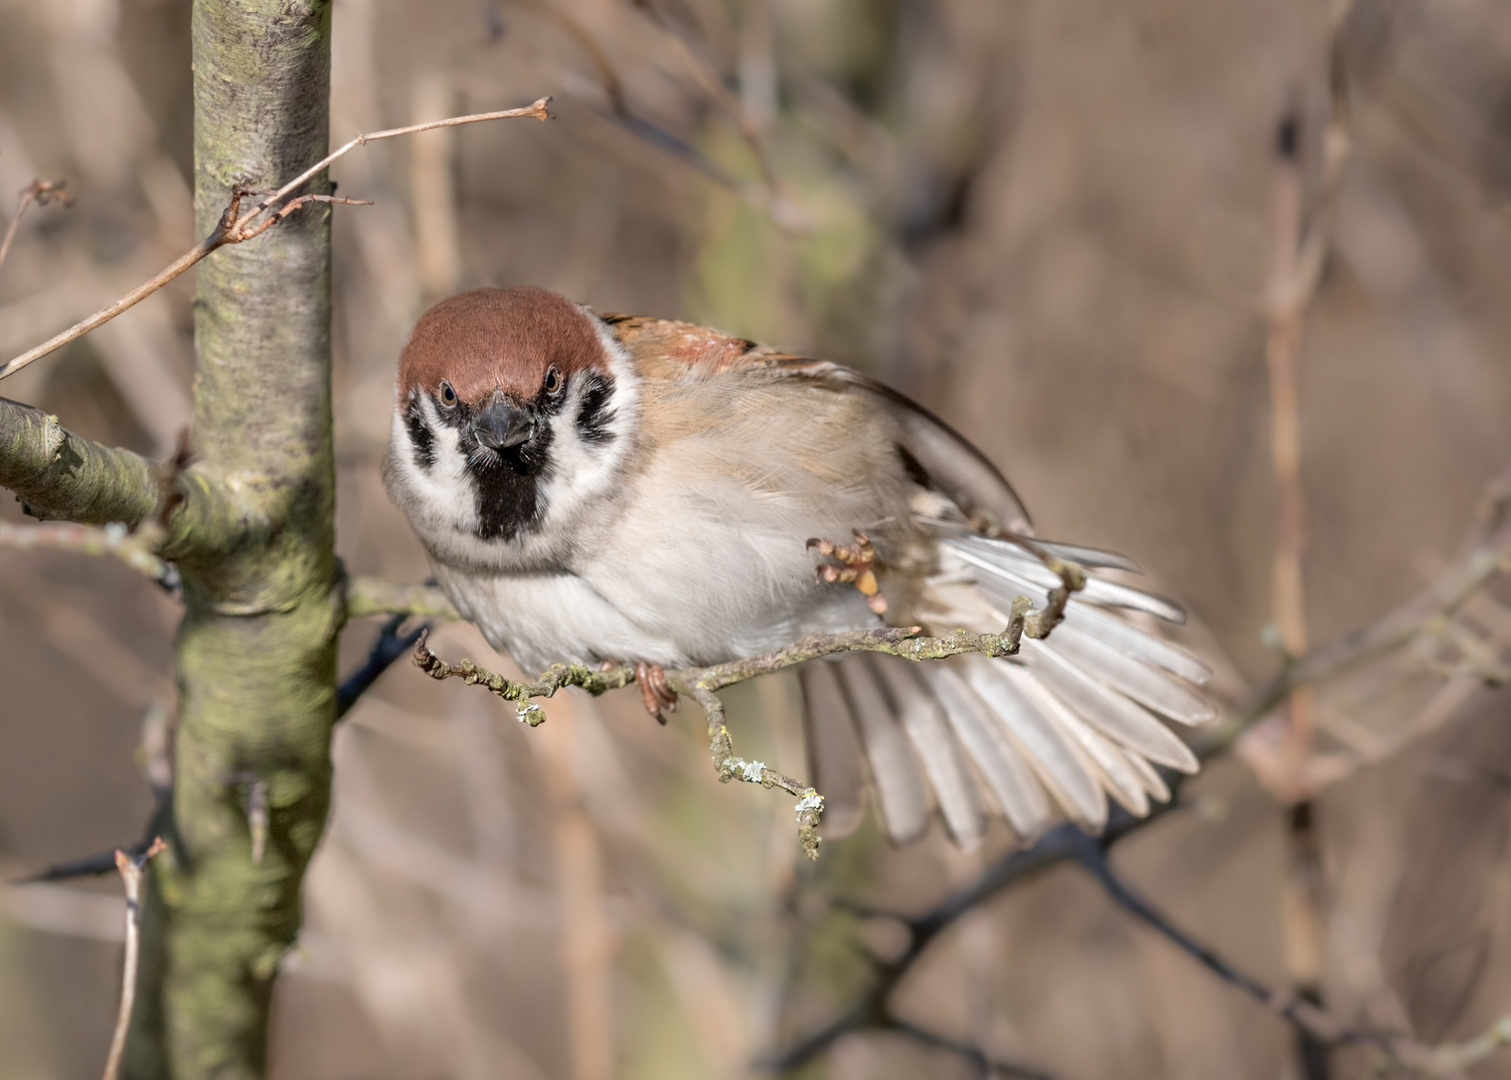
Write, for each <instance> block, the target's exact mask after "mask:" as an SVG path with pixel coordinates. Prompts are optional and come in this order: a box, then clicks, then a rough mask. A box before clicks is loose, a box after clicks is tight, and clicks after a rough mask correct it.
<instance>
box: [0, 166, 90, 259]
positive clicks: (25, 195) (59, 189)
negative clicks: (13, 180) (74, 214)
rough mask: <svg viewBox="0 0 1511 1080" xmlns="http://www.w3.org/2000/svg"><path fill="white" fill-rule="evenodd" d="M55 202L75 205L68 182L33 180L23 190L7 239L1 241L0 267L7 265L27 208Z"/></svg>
mask: <svg viewBox="0 0 1511 1080" xmlns="http://www.w3.org/2000/svg"><path fill="white" fill-rule="evenodd" d="M53 202H56V203H62V204H63V205H64V206H72V205H73V192H71V191H69V190H68V181H67V180H33V181H32V182H31V183H30V184H27V185H26V186H25V187H24V188H22V189H21V194H20V196H19V197H18V198H17V199H16V216H15V217H13V218H11V219H10V227H9V228H8V229H6V230H5V239H4V240H0V266H4V265H5V260H6V257H7V256H9V255H10V247H11V244H13V243H15V241H16V232H17V230H19V229H20V228H21V219H22V218H23V217H24V216H25V215H26V210H27V208H28V207H29V206H31V205H32V204H33V203H35V204H36V205H37V206H46V205H47V204H48V203H53Z"/></svg>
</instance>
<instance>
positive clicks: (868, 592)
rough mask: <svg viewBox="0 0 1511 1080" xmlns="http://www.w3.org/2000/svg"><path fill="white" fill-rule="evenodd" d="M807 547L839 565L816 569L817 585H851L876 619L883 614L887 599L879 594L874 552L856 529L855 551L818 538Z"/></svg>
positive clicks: (828, 565)
mask: <svg viewBox="0 0 1511 1080" xmlns="http://www.w3.org/2000/svg"><path fill="white" fill-rule="evenodd" d="M808 546H809V547H810V548H816V549H817V550H818V553H819V554H820V555H827V556H829V557H830V558H832V559H836V560H838V561H839V563H840V564H841V565H839V566H833V565H830V564H828V563H824V564H822V565H820V566H819V567H818V568H817V570H818V579H819V580H820V581H827V582H829V583H830V584H834V583H836V582H843V583H846V584H850V585H854V586H855V587H856V588H857V589H859V590H860V591H861V594H862V595H864V596H865V598H866V604H867V605H868V606H869V607H870V608H871V610H872V611H874V612H876V614H878V615H883V614H885V613H886V610H887V598H886V597H885V596H883V595H882V594H881V584H880V583H879V582H878V581H877V580H876V548H875V547H873V546H872V545H871V538H870V537H869V536H867V535H866V534H865V533H863V532H861V531H860V530H859V529H856V530H855V546H854V547H849V546H846V545H844V544H836V543H835V542H834V541H833V540H821V539H819V538H818V537H814V538H813V539H811V540H809V541H808Z"/></svg>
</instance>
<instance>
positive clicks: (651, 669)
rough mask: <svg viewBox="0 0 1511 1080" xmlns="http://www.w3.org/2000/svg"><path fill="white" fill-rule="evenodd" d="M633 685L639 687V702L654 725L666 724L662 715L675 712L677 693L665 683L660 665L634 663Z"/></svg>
mask: <svg viewBox="0 0 1511 1080" xmlns="http://www.w3.org/2000/svg"><path fill="white" fill-rule="evenodd" d="M635 683H636V684H637V685H638V686H639V687H640V700H641V702H642V703H643V704H644V705H645V711H646V712H648V713H650V714H651V715H652V716H654V717H655V718H656V723H658V724H664V723H666V717H665V715H663V714H664V713H669V712H676V711H677V692H676V691H675V690H673V689H672V688H671V687H670V686H669V685H667V682H666V669H665V668H664V667H662V666H661V665H660V664H647V663H646V662H645V661H644V660H637V661H635Z"/></svg>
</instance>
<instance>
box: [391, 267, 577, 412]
mask: <svg viewBox="0 0 1511 1080" xmlns="http://www.w3.org/2000/svg"><path fill="white" fill-rule="evenodd" d="M552 365H555V367H556V368H557V369H558V370H559V371H561V373H562V374H563V375H570V374H571V373H572V372H574V371H578V370H581V369H583V368H589V367H600V368H601V367H604V366H606V365H605V357H604V353H603V345H602V343H601V342H600V341H599V340H598V334H597V332H596V330H595V328H594V324H593V319H592V317H591V316H589V315H588V314H586V313H585V312H584V311H583V310H582V309H581V308H579V307H578V306H577V305H576V304H574V303H572V301H570V300H568V299H567V298H566V297H564V296H558V295H557V294H556V293H553V292H549V291H547V290H546V289H540V288H536V287H535V286H533V285H523V286H520V287H518V288H513V289H473V290H471V291H470V292H464V293H458V294H457V295H456V296H453V297H451V298H450V299H448V300H442V301H441V302H440V303H438V304H436V305H435V306H434V307H432V308H431V309H430V310H429V311H427V312H425V314H424V315H421V316H420V321H419V322H417V323H415V327H414V331H413V332H412V333H411V334H410V335H409V343H408V344H407V345H405V346H404V351H403V352H402V353H401V354H400V355H399V386H400V390H401V394H402V396H404V397H408V396H409V393H410V391H411V390H413V389H415V388H417V387H418V388H419V389H420V390H422V391H424V392H427V393H431V394H433V393H435V392H436V388H437V387H438V386H439V385H440V383H441V380H442V379H445V380H446V381H447V382H449V383H451V386H452V389H454V390H455V391H456V392H457V394H458V396H460V397H461V399H462V400H463V401H466V402H478V401H481V400H483V399H484V398H486V397H487V396H488V395H489V394H491V393H493V391H494V389H495V388H498V387H502V388H503V389H504V391H505V392H506V393H509V394H512V395H514V396H515V397H517V398H519V399H521V400H528V399H530V398H533V397H534V396H535V395H536V393H538V392H539V390H540V387H541V382H542V381H543V380H544V379H545V376H546V370H547V369H548V368H550V367H551V366H552Z"/></svg>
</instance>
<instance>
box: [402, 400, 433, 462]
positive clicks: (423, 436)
mask: <svg viewBox="0 0 1511 1080" xmlns="http://www.w3.org/2000/svg"><path fill="white" fill-rule="evenodd" d="M404 426H405V427H407V428H408V429H409V441H410V443H411V444H412V445H413V446H414V463H415V464H416V465H417V466H419V469H420V471H421V472H429V471H430V468H431V466H432V465H434V464H435V433H434V432H432V431H431V430H430V425H429V424H427V423H426V422H425V414H424V413H423V412H422V411H421V410H420V403H419V401H417V400H416V401H411V402H410V403H409V411H408V412H406V413H405V414H404Z"/></svg>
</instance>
